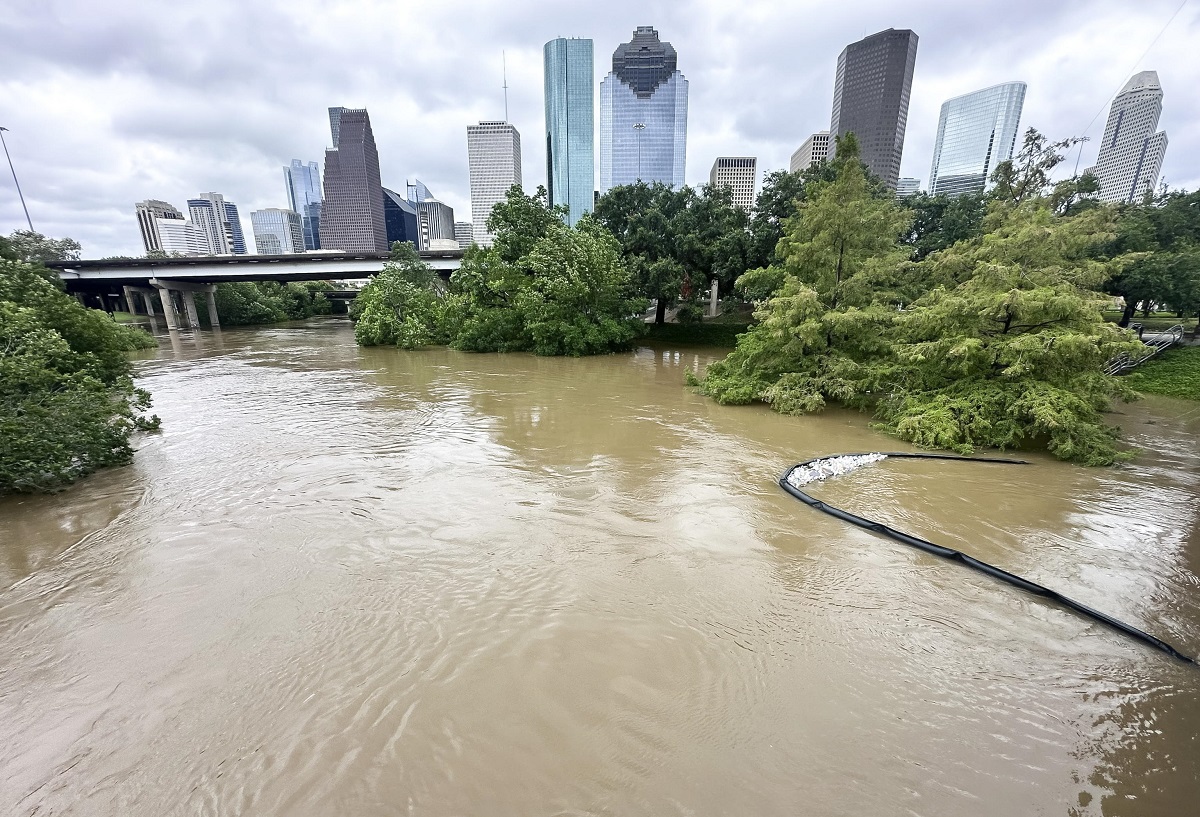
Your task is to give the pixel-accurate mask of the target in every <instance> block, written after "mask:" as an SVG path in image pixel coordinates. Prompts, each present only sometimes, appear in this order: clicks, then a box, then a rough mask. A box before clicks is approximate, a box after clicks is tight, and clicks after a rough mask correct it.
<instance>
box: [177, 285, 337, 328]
mask: <svg viewBox="0 0 1200 817" xmlns="http://www.w3.org/2000/svg"><path fill="white" fill-rule="evenodd" d="M330 287H331V284H330V283H329V282H327V281H308V282H304V283H299V282H296V281H291V282H288V283H279V282H278V281H228V282H222V283H219V284H217V291H216V293H215V298H216V302H217V316H218V317H219V318H220V320H221V325H222V326H256V325H260V324H267V323H279V322H280V321H294V320H301V319H303V318H311V317H312V316H313V315H328V314H329V313H330V311H331V307H330V303H329V300H328V299H327V298H326V297H325V295H324V294H323V293H322V290H326V289H329V288H330ZM187 297H191V295H187ZM198 306H199V308H200V310H201V311H204V310H207V305H206V303H205V301H204V300H201V301H200V302H199V304H198Z"/></svg>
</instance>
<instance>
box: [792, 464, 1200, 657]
mask: <svg viewBox="0 0 1200 817" xmlns="http://www.w3.org/2000/svg"><path fill="white" fill-rule="evenodd" d="M881 453H883V456H885V457H888V458H897V459H914V460H915V459H921V460H959V461H963V462H991V463H1004V464H1008V465H1028V464H1029V463H1028V462H1027V461H1025V460H1008V459H996V458H990V457H959V456H956V455H953V454H907V453H886V452H881ZM847 456H849V457H855V456H866V455H863V454H830V455H827V456H824V457H814V458H812V459H810V460H805V461H804V462H800V463H796V464H795V465H793V466H792V467H791V468H789V469H788V470H787V471H785V472H784V474H783V476H782V477H780V478H779V487H781V488H783V490H785V491H787V492H788V493H789V494H791V495H792V496H794V497H795V498H796V499H798V500H800V501H801V502H803V503H804V504H805V505H808V506H809V507H812V508H816V509H817V510H818V511H821V512H822V513H827V514H829V515H830V516H832V517H835V518H837V519H840V520H842V521H843V522H849V523H850V524H851V525H856V526H858V527H860V528H865V529H866V530H869V531H871V532H873V533H878V534H880V535H882V536H886V537H888V538H889V539H894V540H895V541H897V542H900V543H901V544H905V545H909V546H911V547H915V548H918V549H920V550H923V551H925V552H926V553H932V554H933V555H934V556H941V557H942V558H943V559H950V560H952V561H956V562H961V563H963V564H965V565H967V566H968V567H972V568H974V569H975V570H978V571H980V572H981V573H986V574H987V575H989V576H992V577H993V578H996V579H999V580H1000V581H1003V582H1008V583H1009V584H1011V585H1015V586H1017V587H1019V588H1021V589H1022V590H1026V591H1028V592H1030V593H1034V594H1036V595H1039V596H1043V597H1045V598H1048V599H1052V600H1054V601H1056V602H1058V603H1059V604H1061V605H1063V606H1064V607H1068V608H1070V609H1072V610H1074V611H1076V612H1077V613H1082V614H1083V615H1085V616H1087V617H1088V618H1090V619H1093V620H1095V621H1099V622H1100V623H1101V624H1107V625H1108V626H1109V627H1111V628H1113V629H1114V630H1118V631H1120V632H1122V633H1125V634H1126V635H1128V636H1131V637H1133V638H1136V639H1137V640H1138V641H1141V642H1143V643H1146V644H1149V645H1150V646H1152V647H1155V648H1157V649H1160V650H1162V651H1163V652H1165V653H1167V654H1168V655H1172V656H1174V657H1175V658H1178V659H1179V660H1180V661H1186V662H1187V663H1189V664H1193V665H1194V664H1196V659H1194V658H1189V657H1188V656H1186V655H1184V654H1183V653H1181V652H1179V650H1177V649H1175V648H1174V647H1172V646H1171V645H1170V644H1168V643H1167V642H1165V641H1163V640H1162V639H1159V638H1155V637H1154V636H1152V635H1150V634H1149V633H1147V632H1143V631H1142V630H1139V629H1138V628H1137V627H1134V626H1132V625H1129V624H1126V623H1125V622H1123V621H1118V620H1117V619H1115V618H1113V617H1112V616H1109V615H1106V614H1104V613H1101V612H1100V611H1099V610H1093V609H1092V608H1091V607H1088V606H1087V605H1086V604H1080V603H1079V602H1077V601H1075V600H1074V599H1070V598H1067V597H1066V596H1064V595H1063V594H1062V593H1059V592H1058V591H1056V590H1051V589H1050V588H1048V587H1043V586H1042V585H1040V584H1037V583H1036V582H1031V581H1029V580H1028V579H1023V578H1021V577H1020V576H1017V575H1016V574H1014V573H1009V572H1008V571H1007V570H1001V569H1000V568H998V567H996V566H995V565H990V564H988V563H987V562H983V561H980V560H979V559H976V558H975V557H974V556H969V555H967V554H966V553H963V552H962V551H960V550H954V549H953V548H948V547H943V546H942V545H937V544H934V543H933V542H930V541H929V540H927V539H922V538H921V537H919V536H913V535H912V534H910V533H905V532H904V531H901V530H896V529H895V528H890V527H888V526H887V525H885V524H883V523H882V522H876V521H875V520H873V519H867V518H866V517H865V516H858V515H857V514H853V513H850V512H849V511H844V510H842V509H841V508H836V507H834V506H833V505H829V504H826V503H825V502H822V501H821V500H819V499H816V498H815V497H812V496H809V495H808V494H806V493H805V492H804V491H801V490H800V489H799V488H797V487H796V486H794V485H792V484H791V483H790V482H788V477H789V476H791V474H792V472H793V471H795V470H796V469H797V468H803V467H804V466H806V465H811V464H812V463H815V462H821V461H822V460H829V459H833V458H835V457H847Z"/></svg>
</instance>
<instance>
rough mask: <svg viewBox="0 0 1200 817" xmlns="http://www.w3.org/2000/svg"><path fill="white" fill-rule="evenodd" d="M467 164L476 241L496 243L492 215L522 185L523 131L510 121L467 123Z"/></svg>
mask: <svg viewBox="0 0 1200 817" xmlns="http://www.w3.org/2000/svg"><path fill="white" fill-rule="evenodd" d="M467 163H468V168H469V171H470V175H471V224H472V226H473V228H474V233H475V243H476V244H479V245H480V246H482V247H490V246H492V240H493V239H494V238H495V236H493V235H492V234H490V233H489V232H488V231H487V220H488V216H490V215H491V214H492V208H493V207H495V206H496V204H497V203H499V202H501V201H504V196H505V194H506V193H508V191H509V189H510V188H511V187H512V186H513V185H514V184H515V185H517V186H518V187H520V186H521V134H520V133H518V132H517V129H516V128H514V127H513V126H512V125H510V124H509V123H508V122H496V121H492V122H480V123H479V124H478V125H468V126H467Z"/></svg>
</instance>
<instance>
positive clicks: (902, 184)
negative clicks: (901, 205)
mask: <svg viewBox="0 0 1200 817" xmlns="http://www.w3.org/2000/svg"><path fill="white" fill-rule="evenodd" d="M920 192H921V180H920V179H914V178H912V177H911V176H901V177H900V179H899V180H898V181H897V182H896V198H898V199H906V198H908V197H909V196H915V195H917V194H918V193H920Z"/></svg>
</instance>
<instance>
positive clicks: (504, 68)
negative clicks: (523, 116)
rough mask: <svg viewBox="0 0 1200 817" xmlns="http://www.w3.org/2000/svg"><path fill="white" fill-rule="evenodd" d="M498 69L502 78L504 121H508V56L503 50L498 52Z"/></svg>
mask: <svg viewBox="0 0 1200 817" xmlns="http://www.w3.org/2000/svg"><path fill="white" fill-rule="evenodd" d="M500 71H501V76H502V77H503V79H504V85H503V86H502V87H503V88H504V121H505V122H507V121H508V57H507V56H505V54H504V52H503V51H501V52H500Z"/></svg>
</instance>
